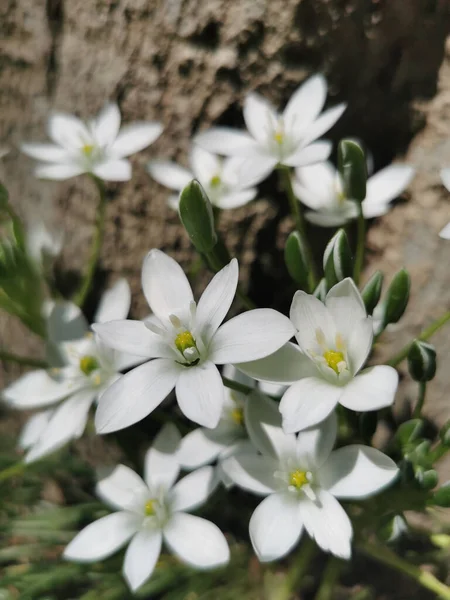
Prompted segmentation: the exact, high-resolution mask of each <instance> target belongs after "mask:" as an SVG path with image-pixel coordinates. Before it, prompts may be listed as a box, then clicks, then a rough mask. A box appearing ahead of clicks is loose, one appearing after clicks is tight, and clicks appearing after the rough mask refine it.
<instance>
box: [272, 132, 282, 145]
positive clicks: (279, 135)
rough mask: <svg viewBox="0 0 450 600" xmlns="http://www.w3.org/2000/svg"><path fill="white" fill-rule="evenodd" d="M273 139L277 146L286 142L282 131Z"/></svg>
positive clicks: (275, 134) (276, 133) (274, 135)
mask: <svg viewBox="0 0 450 600" xmlns="http://www.w3.org/2000/svg"><path fill="white" fill-rule="evenodd" d="M273 139H274V140H275V141H276V143H277V144H282V143H283V140H284V134H283V132H281V131H276V132H275V133H274V134H273Z"/></svg>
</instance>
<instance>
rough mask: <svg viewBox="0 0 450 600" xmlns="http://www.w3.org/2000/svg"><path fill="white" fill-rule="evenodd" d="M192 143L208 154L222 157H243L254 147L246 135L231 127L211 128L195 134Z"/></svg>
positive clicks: (251, 140)
mask: <svg viewBox="0 0 450 600" xmlns="http://www.w3.org/2000/svg"><path fill="white" fill-rule="evenodd" d="M194 143H195V144H198V145H199V146H200V147H201V148H203V149H204V150H208V152H213V153H214V154H222V155H223V156H233V155H245V154H246V152H247V151H248V150H249V149H250V148H252V147H253V146H254V141H253V139H252V138H251V137H250V136H249V135H248V133H246V132H245V131H240V130H239V129H232V128H231V127H212V128H211V129H208V130H207V131H204V132H202V133H199V134H197V135H196V136H195V138H194Z"/></svg>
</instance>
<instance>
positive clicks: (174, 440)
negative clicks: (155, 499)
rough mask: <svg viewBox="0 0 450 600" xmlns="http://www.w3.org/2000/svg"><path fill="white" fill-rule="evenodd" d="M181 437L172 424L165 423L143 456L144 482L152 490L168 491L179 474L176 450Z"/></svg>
mask: <svg viewBox="0 0 450 600" xmlns="http://www.w3.org/2000/svg"><path fill="white" fill-rule="evenodd" d="M180 442H181V435H180V432H179V431H178V429H177V428H176V427H175V425H174V424H173V423H166V424H165V425H164V427H162V429H161V430H160V432H159V433H158V435H157V436H156V438H155V441H154V442H153V444H152V446H151V448H150V449H149V450H148V451H147V454H146V455H145V468H144V473H145V476H144V478H145V481H146V482H147V485H148V486H149V487H150V488H152V489H157V488H159V487H161V486H162V487H164V488H165V489H166V490H168V489H170V488H171V487H172V486H173V484H174V483H175V481H176V479H177V477H178V474H179V472H180V464H179V461H178V449H179V446H180Z"/></svg>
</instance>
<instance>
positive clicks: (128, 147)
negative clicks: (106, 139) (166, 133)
mask: <svg viewBox="0 0 450 600" xmlns="http://www.w3.org/2000/svg"><path fill="white" fill-rule="evenodd" d="M162 130H163V126H162V125H161V124H160V123H146V122H144V121H142V122H137V123H132V124H131V125H125V127H122V129H121V130H120V131H119V135H118V136H117V138H116V140H115V142H114V143H113V144H112V146H111V147H110V152H111V154H112V155H113V156H116V157H118V158H123V157H124V156H130V154H135V152H140V151H141V150H143V149H144V148H147V146H150V144H153V142H154V141H155V140H156V139H157V138H159V136H160V135H161V133H162Z"/></svg>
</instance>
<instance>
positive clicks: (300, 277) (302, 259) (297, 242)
mask: <svg viewBox="0 0 450 600" xmlns="http://www.w3.org/2000/svg"><path fill="white" fill-rule="evenodd" d="M284 262H285V263H286V267H287V270H288V273H289V275H290V276H291V277H292V279H293V280H294V281H295V283H296V284H297V285H298V286H299V287H300V289H307V288H308V267H307V265H308V255H307V252H306V248H305V245H304V243H303V240H302V237H301V235H300V234H299V232H298V231H293V232H292V233H291V234H290V235H289V237H288V238H287V240H286V245H285V247H284Z"/></svg>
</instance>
